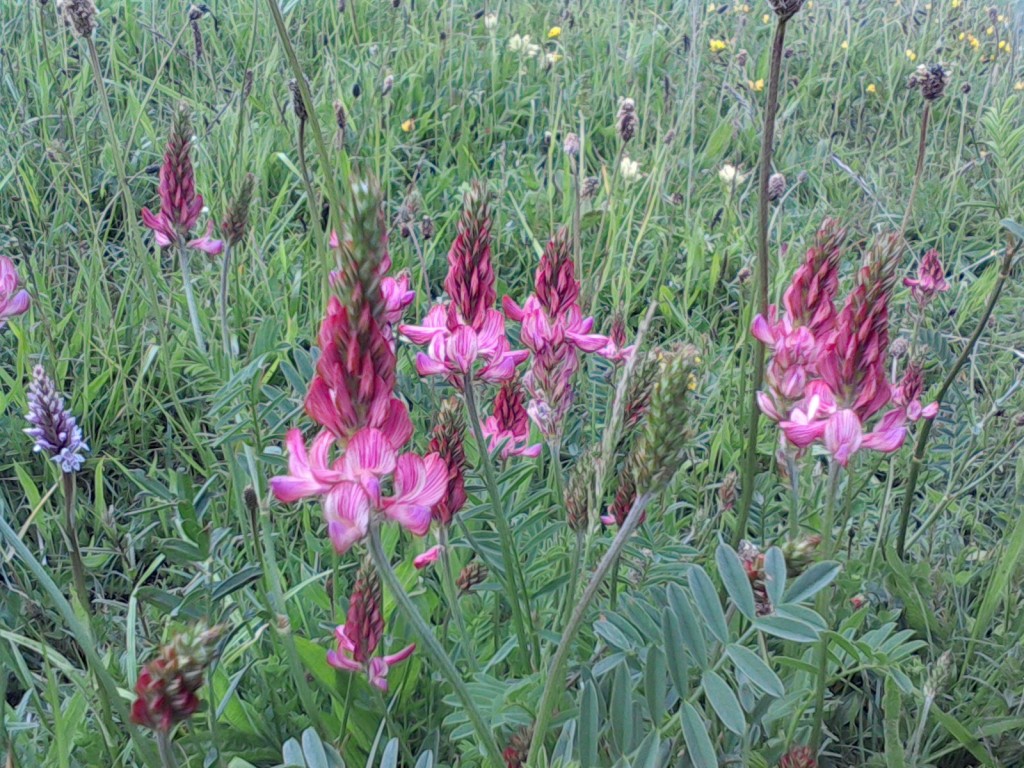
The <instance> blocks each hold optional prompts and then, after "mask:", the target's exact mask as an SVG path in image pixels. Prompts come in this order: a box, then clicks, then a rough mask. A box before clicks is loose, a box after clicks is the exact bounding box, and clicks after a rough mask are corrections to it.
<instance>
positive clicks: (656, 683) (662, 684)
mask: <svg viewBox="0 0 1024 768" xmlns="http://www.w3.org/2000/svg"><path fill="white" fill-rule="evenodd" d="M667 682H668V678H667V677H666V673H665V652H664V651H663V650H661V648H659V647H658V646H656V645H652V646H651V647H650V648H648V649H647V663H646V664H644V695H645V696H646V697H647V710H648V711H649V712H650V713H651V721H652V722H654V723H656V724H657V723H659V722H661V718H662V717H663V716H664V714H665V695H666V693H667V691H666V687H667V686H666V683H667Z"/></svg>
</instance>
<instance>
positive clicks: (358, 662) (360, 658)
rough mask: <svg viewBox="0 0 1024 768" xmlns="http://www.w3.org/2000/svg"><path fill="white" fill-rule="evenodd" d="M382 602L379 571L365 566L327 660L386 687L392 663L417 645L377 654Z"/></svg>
mask: <svg viewBox="0 0 1024 768" xmlns="http://www.w3.org/2000/svg"><path fill="white" fill-rule="evenodd" d="M382 602H383V601H382V599H381V589H380V581H379V580H378V578H377V575H376V573H374V572H373V571H372V570H368V569H366V568H363V569H361V570H360V573H359V577H358V578H357V579H356V583H355V586H354V587H353V588H352V595H351V596H350V597H349V605H348V615H346V616H345V623H344V624H342V625H340V626H339V627H337V629H335V630H334V637H335V640H336V641H337V644H338V647H337V650H333V651H328V652H327V663H328V664H330V665H331V666H332V667H334V668H335V669H343V670H345V671H347V672H362V673H364V674H365V675H366V676H367V678H369V681H370V684H371V685H373V686H375V687H377V688H379V689H380V690H382V691H386V690H387V689H388V672H389V671H390V669H391V667H393V666H394V665H395V664H398V663H399V662H401V661H405V660H406V659H407V658H409V657H410V656H411V655H412V653H413V651H415V650H416V646H415V644H413V645H408V646H406V647H405V648H403V649H402V650H400V651H399V652H398V653H393V654H391V655H389V656H376V655H375V653H376V651H377V648H378V646H379V645H380V642H381V640H382V639H383V637H384V616H383V614H382V611H383V606H382Z"/></svg>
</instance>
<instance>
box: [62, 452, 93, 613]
mask: <svg viewBox="0 0 1024 768" xmlns="http://www.w3.org/2000/svg"><path fill="white" fill-rule="evenodd" d="M61 481H62V482H63V486H64V535H65V536H67V540H68V554H69V556H70V558H71V573H72V575H73V576H74V580H75V593H76V595H77V596H78V602H79V603H80V604H81V606H82V610H83V611H84V612H85V615H86V616H88V615H89V614H90V613H91V612H90V610H89V606H90V604H91V603H90V600H89V590H88V588H87V587H86V585H85V563H83V562H82V550H81V548H80V546H79V544H78V526H77V525H76V524H75V473H74V472H64V473H62V474H61Z"/></svg>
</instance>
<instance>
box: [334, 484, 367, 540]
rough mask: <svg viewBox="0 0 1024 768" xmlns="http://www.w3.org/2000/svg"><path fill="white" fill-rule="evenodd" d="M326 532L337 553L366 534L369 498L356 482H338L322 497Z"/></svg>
mask: <svg viewBox="0 0 1024 768" xmlns="http://www.w3.org/2000/svg"><path fill="white" fill-rule="evenodd" d="M324 518H325V519H326V520H327V534H328V536H330V539H331V543H332V544H333V545H334V549H335V551H336V552H338V554H344V553H345V552H347V551H348V550H349V549H351V547H352V545H353V544H355V543H356V542H357V541H359V540H360V539H362V538H363V537H364V536H366V529H367V525H368V524H369V521H370V499H369V497H367V495H366V492H365V491H364V490H363V489H362V488H361V487H360V486H359V485H358V484H356V483H339V484H338V485H336V486H334V488H333V489H331V492H330V493H328V494H327V496H326V498H325V499H324Z"/></svg>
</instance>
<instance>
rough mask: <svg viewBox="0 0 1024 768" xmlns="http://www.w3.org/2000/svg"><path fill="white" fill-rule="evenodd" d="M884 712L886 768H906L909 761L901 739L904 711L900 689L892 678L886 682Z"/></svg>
mask: <svg viewBox="0 0 1024 768" xmlns="http://www.w3.org/2000/svg"><path fill="white" fill-rule="evenodd" d="M882 711H883V713H884V715H885V721H884V723H883V726H882V730H883V732H884V734H885V765H886V768H906V765H907V759H906V755H904V754H903V741H902V739H901V738H900V713H901V711H902V705H901V701H900V689H899V688H897V687H896V686H895V685H894V684H893V680H892V678H886V680H885V694H884V695H883V696H882Z"/></svg>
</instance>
